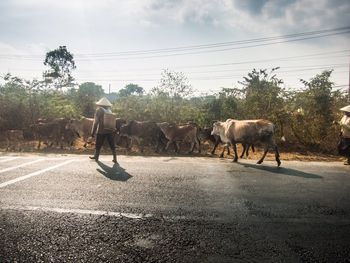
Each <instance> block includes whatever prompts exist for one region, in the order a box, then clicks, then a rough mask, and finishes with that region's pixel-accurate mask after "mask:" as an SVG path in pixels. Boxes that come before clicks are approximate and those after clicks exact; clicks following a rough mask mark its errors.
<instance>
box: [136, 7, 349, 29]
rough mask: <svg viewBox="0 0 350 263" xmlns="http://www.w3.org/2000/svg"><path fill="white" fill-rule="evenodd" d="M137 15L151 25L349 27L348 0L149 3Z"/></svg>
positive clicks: (236, 27)
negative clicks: (144, 18) (150, 22)
mask: <svg viewBox="0 0 350 263" xmlns="http://www.w3.org/2000/svg"><path fill="white" fill-rule="evenodd" d="M146 2H147V4H146V5H144V7H146V8H144V9H139V11H140V12H139V14H138V15H139V16H141V17H146V18H147V21H152V23H154V24H159V25H162V24H163V25H164V24H165V25H166V24H168V23H177V24H179V25H185V24H187V23H191V24H197V25H202V26H216V27H217V26H221V27H224V28H231V29H233V30H242V31H243V30H248V31H251V32H259V31H262V32H279V33H283V32H286V31H289V32H298V31H308V30H316V29H324V28H335V27H342V26H347V25H350V17H349V15H348V14H349V13H350V2H349V1H348V0H336V1H333V0H260V1H256V0H246V1H241V0H187V1H184V0H181V1H175V0H153V1H146Z"/></svg>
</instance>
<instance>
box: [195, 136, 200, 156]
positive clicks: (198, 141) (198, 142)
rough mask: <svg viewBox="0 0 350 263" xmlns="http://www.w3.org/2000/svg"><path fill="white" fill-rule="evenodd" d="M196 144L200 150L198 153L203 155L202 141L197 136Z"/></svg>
mask: <svg viewBox="0 0 350 263" xmlns="http://www.w3.org/2000/svg"><path fill="white" fill-rule="evenodd" d="M196 144H197V148H198V153H201V141H200V140H199V139H198V137H197V136H196Z"/></svg>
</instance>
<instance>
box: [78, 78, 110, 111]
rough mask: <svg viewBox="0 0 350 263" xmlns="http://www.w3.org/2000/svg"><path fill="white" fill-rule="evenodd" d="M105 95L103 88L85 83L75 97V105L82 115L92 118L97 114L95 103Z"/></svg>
mask: <svg viewBox="0 0 350 263" xmlns="http://www.w3.org/2000/svg"><path fill="white" fill-rule="evenodd" d="M103 95H104V91H103V89H102V86H100V85H97V84H95V83H94V82H85V83H83V84H81V85H80V86H79V88H78V90H77V91H76V93H75V94H74V95H73V96H74V97H75V99H74V100H75V104H76V107H77V108H78V110H79V112H80V114H81V115H83V116H86V117H92V116H93V115H94V112H95V108H96V105H95V102H96V101H98V100H99V99H100V98H101V97H102V96H103Z"/></svg>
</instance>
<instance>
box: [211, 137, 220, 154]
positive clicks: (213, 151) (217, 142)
mask: <svg viewBox="0 0 350 263" xmlns="http://www.w3.org/2000/svg"><path fill="white" fill-rule="evenodd" d="M218 145H219V141H218V140H217V141H216V142H215V144H214V148H213V150H211V155H214V153H215V150H216V147H218Z"/></svg>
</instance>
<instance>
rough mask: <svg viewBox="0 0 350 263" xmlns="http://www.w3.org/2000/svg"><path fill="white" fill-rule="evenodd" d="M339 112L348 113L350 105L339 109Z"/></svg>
mask: <svg viewBox="0 0 350 263" xmlns="http://www.w3.org/2000/svg"><path fill="white" fill-rule="evenodd" d="M340 110H341V111H346V112H350V105H348V106H345V107H343V108H341V109H340Z"/></svg>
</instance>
